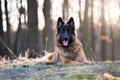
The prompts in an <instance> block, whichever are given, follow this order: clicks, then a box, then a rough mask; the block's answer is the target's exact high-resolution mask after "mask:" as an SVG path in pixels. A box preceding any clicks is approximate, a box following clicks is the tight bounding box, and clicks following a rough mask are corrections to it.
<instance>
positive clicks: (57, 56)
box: [39, 17, 92, 65]
mask: <svg viewBox="0 0 120 80" xmlns="http://www.w3.org/2000/svg"><path fill="white" fill-rule="evenodd" d="M55 46H56V47H55V51H54V52H52V53H48V54H47V55H45V56H43V57H42V58H40V60H39V62H40V63H61V64H63V65H79V64H81V63H87V64H92V62H91V61H88V60H87V59H86V56H85V53H84V49H83V46H82V44H81V42H80V41H79V40H78V39H77V37H76V34H75V24H74V19H73V17H71V18H70V19H69V20H68V22H67V23H66V24H65V23H64V21H63V20H62V18H61V17H59V18H58V21H57V34H56V45H55Z"/></svg>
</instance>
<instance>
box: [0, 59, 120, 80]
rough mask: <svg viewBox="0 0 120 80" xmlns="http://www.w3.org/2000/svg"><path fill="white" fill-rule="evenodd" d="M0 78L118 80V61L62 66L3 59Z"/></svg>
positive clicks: (31, 60) (29, 60) (27, 60)
mask: <svg viewBox="0 0 120 80" xmlns="http://www.w3.org/2000/svg"><path fill="white" fill-rule="evenodd" d="M0 80H120V62H119V61H118V62H110V61H106V62H95V63H94V64H92V65H87V64H84V65H83V64H81V65H79V66H63V65H54V64H39V63H37V59H25V58H23V59H15V60H9V61H6V60H3V61H0Z"/></svg>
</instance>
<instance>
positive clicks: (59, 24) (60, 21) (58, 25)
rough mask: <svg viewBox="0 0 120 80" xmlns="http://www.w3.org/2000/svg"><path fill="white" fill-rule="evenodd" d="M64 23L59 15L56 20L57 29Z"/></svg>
mask: <svg viewBox="0 0 120 80" xmlns="http://www.w3.org/2000/svg"><path fill="white" fill-rule="evenodd" d="M63 24H65V23H64V22H63V20H62V18H61V17H59V18H58V21H57V31H60V29H61V27H62V25H63Z"/></svg>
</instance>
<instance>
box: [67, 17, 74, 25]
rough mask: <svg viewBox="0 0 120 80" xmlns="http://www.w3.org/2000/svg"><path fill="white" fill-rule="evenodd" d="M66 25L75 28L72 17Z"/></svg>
mask: <svg viewBox="0 0 120 80" xmlns="http://www.w3.org/2000/svg"><path fill="white" fill-rule="evenodd" d="M67 24H70V25H71V26H73V27H74V26H75V25H74V19H73V17H71V18H70V19H69V21H68V22H67Z"/></svg>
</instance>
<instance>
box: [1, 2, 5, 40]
mask: <svg viewBox="0 0 120 80" xmlns="http://www.w3.org/2000/svg"><path fill="white" fill-rule="evenodd" d="M3 33H4V32H3V24H2V8H1V0H0V37H1V38H3Z"/></svg>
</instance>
